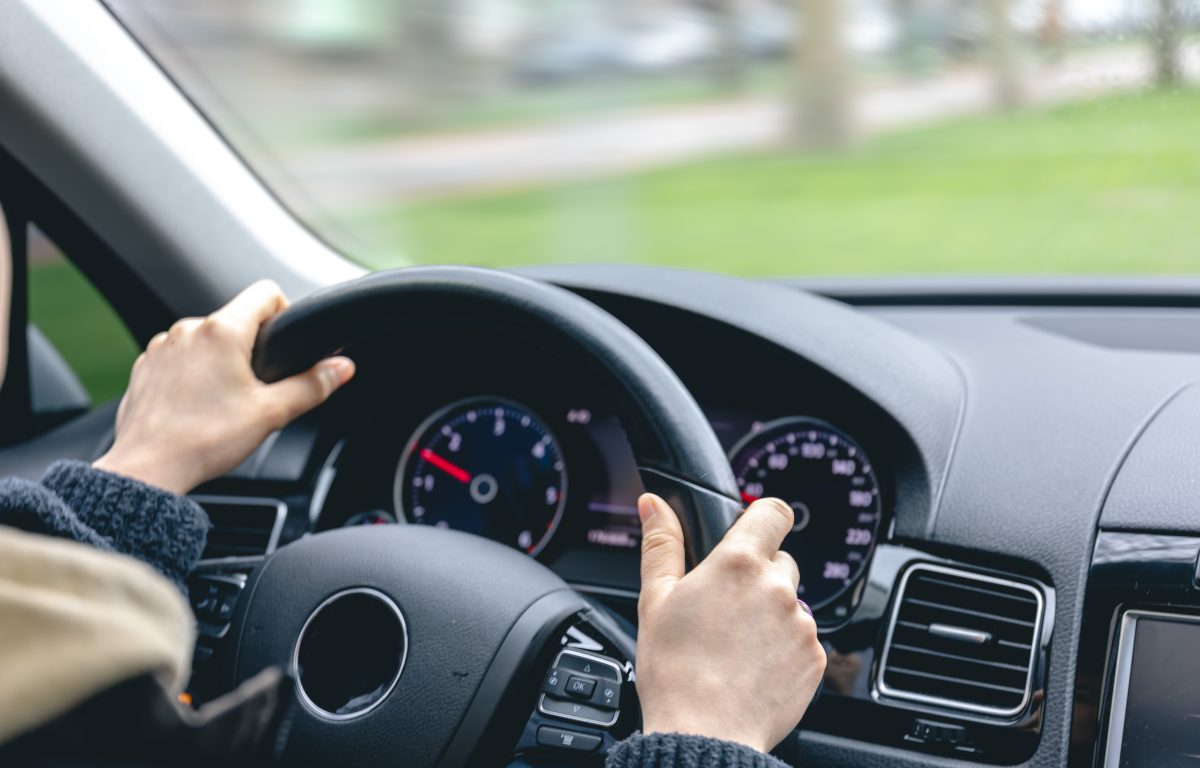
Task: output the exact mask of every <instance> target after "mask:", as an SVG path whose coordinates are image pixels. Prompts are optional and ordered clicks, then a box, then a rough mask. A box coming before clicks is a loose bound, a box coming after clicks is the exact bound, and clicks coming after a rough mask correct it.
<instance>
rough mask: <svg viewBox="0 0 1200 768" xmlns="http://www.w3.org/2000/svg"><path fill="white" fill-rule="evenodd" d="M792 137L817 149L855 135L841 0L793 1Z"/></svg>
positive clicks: (834, 146) (838, 144)
mask: <svg viewBox="0 0 1200 768" xmlns="http://www.w3.org/2000/svg"><path fill="white" fill-rule="evenodd" d="M793 2H795V14H796V25H797V34H796V40H797V44H796V46H795V49H794V52H793V54H792V58H793V67H794V70H795V73H794V78H793V80H794V86H793V88H794V90H795V93H794V97H793V108H792V114H791V119H792V137H793V139H794V140H795V141H796V142H797V143H798V144H800V145H801V146H805V147H809V148H813V149H840V148H842V147H845V146H847V145H849V144H850V143H851V141H852V140H853V138H854V117H853V106H852V95H851V93H850V89H851V77H850V61H849V56H848V54H847V51H846V44H845V39H844V38H843V34H842V0H793Z"/></svg>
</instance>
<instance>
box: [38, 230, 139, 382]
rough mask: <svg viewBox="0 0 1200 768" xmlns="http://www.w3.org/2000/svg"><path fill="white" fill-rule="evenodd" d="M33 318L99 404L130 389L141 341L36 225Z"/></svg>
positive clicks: (39, 329)
mask: <svg viewBox="0 0 1200 768" xmlns="http://www.w3.org/2000/svg"><path fill="white" fill-rule="evenodd" d="M29 322H30V324H31V325H32V326H34V328H36V329H37V331H39V332H40V333H41V334H42V335H43V336H44V337H45V338H46V339H47V340H48V341H49V342H50V344H51V345H53V347H54V348H55V349H57V351H58V353H59V355H61V356H62V359H63V360H64V361H65V362H66V364H67V366H68V367H69V368H70V369H71V370H72V371H74V373H75V375H76V376H77V377H78V378H79V381H80V383H81V384H82V385H83V388H84V390H86V392H87V394H88V395H89V397H90V398H91V401H92V402H93V403H95V404H100V403H103V402H106V401H108V400H111V399H112V398H114V397H117V396H119V395H121V393H123V392H124V391H125V385H126V384H127V383H128V380H129V368H130V366H132V365H133V360H134V358H136V357H137V355H138V346H137V344H136V343H135V342H134V340H133V337H132V336H131V335H130V333H129V331H128V330H127V329H126V328H125V325H124V324H123V323H122V322H121V319H120V318H119V317H117V314H116V313H115V312H114V311H113V309H112V307H110V306H109V305H108V303H107V302H106V301H105V299H104V297H103V296H101V295H100V293H99V292H98V291H97V290H96V289H95V288H94V287H92V284H91V283H90V282H88V280H87V278H86V277H84V276H83V274H82V273H81V272H80V271H79V270H78V269H76V268H75V266H74V265H73V264H71V262H70V261H69V260H68V259H67V258H66V257H65V256H64V255H63V254H62V252H61V251H60V250H59V249H58V247H57V246H56V245H55V244H54V243H53V242H52V241H51V240H50V239H49V238H47V237H46V236H45V235H44V234H43V233H42V232H41V231H39V230H38V229H37V228H36V227H33V226H31V227H30V232H29ZM31 349H33V347H32V346H31ZM36 373H37V369H36V368H35V369H34V377H35V381H34V382H33V390H34V391H33V398H34V401H35V405H36V402H37V400H38V396H39V392H38V385H39V382H38V381H37V380H36V378H37V376H36ZM43 394H44V393H43Z"/></svg>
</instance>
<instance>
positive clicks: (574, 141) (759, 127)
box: [285, 46, 1200, 208]
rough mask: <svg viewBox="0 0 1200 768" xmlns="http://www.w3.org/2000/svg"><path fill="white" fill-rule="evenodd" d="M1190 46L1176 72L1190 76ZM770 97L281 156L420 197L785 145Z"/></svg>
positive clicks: (968, 103) (1060, 91) (1081, 85)
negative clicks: (1182, 68)
mask: <svg viewBox="0 0 1200 768" xmlns="http://www.w3.org/2000/svg"><path fill="white" fill-rule="evenodd" d="M1188 50H1189V54H1190V56H1189V58H1188V59H1187V61H1186V67H1185V68H1186V71H1187V74H1188V76H1189V77H1196V76H1197V75H1200V55H1197V51H1196V50H1195V49H1194V48H1191V49H1188ZM1152 72H1153V63H1152V60H1151V56H1150V53H1149V51H1148V50H1144V47H1142V46H1139V47H1130V48H1128V49H1120V50H1111V49H1109V50H1099V51H1091V52H1083V53H1077V54H1074V55H1071V56H1070V57H1068V58H1066V59H1064V60H1063V61H1062V62H1061V63H1059V64H1058V65H1056V66H1050V65H1041V67H1040V69H1039V70H1038V71H1034V72H1031V73H1030V76H1029V78H1028V87H1029V92H1028V97H1029V101H1030V104H1031V105H1048V104H1056V103H1061V102H1066V101H1072V100H1077V99H1083V98H1087V97H1090V96H1094V95H1100V94H1104V93H1109V92H1113V91H1119V90H1127V89H1133V88H1137V87H1142V86H1145V85H1147V84H1148V83H1150V81H1151V79H1152ZM989 86H990V84H989V80H988V78H987V76H986V73H985V72H983V71H969V72H962V73H958V74H951V75H946V76H940V77H937V78H932V79H929V80H923V81H916V82H912V83H903V82H901V83H896V82H891V83H887V84H886V85H881V86H877V87H875V88H874V89H871V90H867V91H865V92H863V93H860V95H859V101H858V106H857V109H858V121H859V127H860V130H861V131H862V133H864V134H871V133H878V132H881V131H888V130H893V129H897V128H903V127H908V126H914V125H920V124H923V123H930V122H936V121H939V120H943V119H945V118H948V117H955V116H960V115H968V114H975V113H983V112H986V111H987V110H988V109H990V107H991V93H990V87H989ZM787 122H788V115H787V110H786V109H785V107H784V106H783V104H782V103H781V100H779V99H764V98H756V99H753V100H746V101H734V102H717V103H712V104H701V105H688V106H674V107H665V108H664V107H659V108H653V109H646V108H642V109H639V110H636V111H629V112H626V113H624V114H621V113H617V114H613V115H611V116H608V117H597V116H596V115H594V114H589V115H587V116H586V117H584V118H580V119H579V120H578V121H574V122H573V121H570V120H561V121H555V122H551V123H546V124H540V125H532V126H523V127H514V128H505V129H502V130H488V131H481V132H470V133H445V134H438V135H424V136H406V137H398V138H395V139H388V140H385V141H380V142H375V143H362V144H355V145H349V146H343V147H339V148H336V149H332V150H324V151H316V152H310V153H304V152H298V153H295V154H289V156H288V157H287V158H286V161H285V164H286V166H287V171H288V176H289V180H290V182H291V183H293V184H295V183H298V184H299V185H300V186H302V187H303V188H304V189H305V191H306V192H307V193H308V194H309V195H311V196H313V197H314V198H315V199H316V200H317V201H318V202H321V203H324V204H328V205H329V206H331V207H336V208H344V207H348V206H355V207H357V206H362V205H367V206H369V205H371V204H374V203H383V202H388V203H395V202H404V201H410V200H421V199H429V198H438V197H446V196H455V195H460V194H467V193H477V192H486V191H492V190H504V189H510V188H519V187H525V186H534V185H540V184H548V183H555V182H566V181H572V180H577V179H580V178H596V177H603V176H608V175H617V174H622V173H627V172H629V171H635V170H642V169H648V168H654V167H659V166H663V165H669V164H672V163H677V162H680V161H684V160H689V159H693V158H697V157H702V156H707V155H714V154H721V153H729V152H736V151H742V150H750V149H757V148H763V147H769V146H772V145H777V144H779V143H781V142H783V141H784V140H785V137H786V129H787Z"/></svg>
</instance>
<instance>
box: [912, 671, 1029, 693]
mask: <svg viewBox="0 0 1200 768" xmlns="http://www.w3.org/2000/svg"><path fill="white" fill-rule="evenodd" d="M889 671H891V672H895V673H896V674H900V675H912V676H914V677H927V678H929V679H930V680H940V681H941V682H943V683H953V684H954V685H961V686H964V687H967V688H987V689H988V690H991V691H1003V692H1004V693H1024V692H1025V689H1024V688H1013V687H1011V686H1007V685H995V684H994V683H980V682H976V681H974V680H964V679H963V678H961V677H950V676H949V675H939V674H937V673H935V672H923V671H921V670H918V669H907V668H905V667H891V668H890V670H889Z"/></svg>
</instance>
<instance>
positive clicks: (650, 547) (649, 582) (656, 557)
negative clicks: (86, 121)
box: [638, 493, 685, 601]
mask: <svg viewBox="0 0 1200 768" xmlns="http://www.w3.org/2000/svg"><path fill="white" fill-rule="evenodd" d="M638 517H640V518H641V520H642V598H643V599H648V600H650V601H653V600H656V599H658V596H659V595H663V594H666V593H667V592H669V591H670V590H671V588H672V587H673V586H675V583H676V582H677V581H679V580H680V579H682V578H683V573H684V568H685V564H684V554H683V553H684V548H683V528H681V527H680V525H679V518H677V517H676V516H675V510H673V509H671V507H670V505H668V504H667V502H665V501H663V500H662V499H661V498H659V497H658V496H655V495H654V494H653V493H644V494H642V496H641V498H639V499H638Z"/></svg>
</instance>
